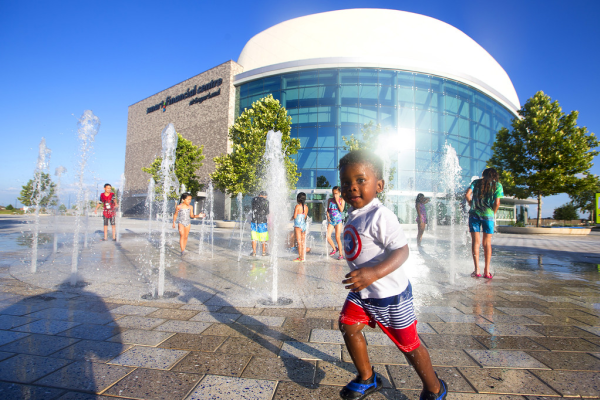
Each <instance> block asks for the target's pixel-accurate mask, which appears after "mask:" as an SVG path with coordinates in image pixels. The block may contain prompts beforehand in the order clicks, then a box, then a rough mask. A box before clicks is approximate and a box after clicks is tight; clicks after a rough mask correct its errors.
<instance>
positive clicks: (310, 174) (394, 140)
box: [237, 68, 514, 219]
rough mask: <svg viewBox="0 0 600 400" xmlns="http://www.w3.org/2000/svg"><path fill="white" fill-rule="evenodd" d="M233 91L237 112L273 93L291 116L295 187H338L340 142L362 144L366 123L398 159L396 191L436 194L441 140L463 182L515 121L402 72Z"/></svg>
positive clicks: (313, 77)
mask: <svg viewBox="0 0 600 400" xmlns="http://www.w3.org/2000/svg"><path fill="white" fill-rule="evenodd" d="M237 90H238V91H239V99H240V101H239V104H240V107H239V110H238V113H241V112H243V110H244V109H245V108H249V107H251V105H252V103H253V102H254V101H256V100H258V99H260V98H262V97H264V96H266V95H268V94H272V95H273V97H274V98H275V99H278V100H279V101H280V102H281V103H282V104H283V106H284V107H285V108H286V109H287V111H288V114H289V115H290V116H291V117H292V133H291V134H292V137H295V138H299V139H300V144H301V149H300V151H299V152H298V154H297V155H296V156H295V161H296V163H297V164H298V170H299V172H301V173H302V177H301V178H300V179H299V181H298V185H297V187H298V189H315V188H329V187H332V186H335V185H338V184H339V183H338V174H337V169H336V167H337V164H338V161H339V159H340V158H341V157H342V156H343V155H344V154H345V153H346V151H344V149H343V147H344V141H343V137H349V136H351V135H352V134H354V136H355V137H357V138H359V139H360V138H361V128H362V127H363V125H364V124H368V123H369V122H373V123H374V124H380V125H381V128H382V132H384V134H385V135H386V147H387V148H386V150H388V151H390V150H391V151H393V152H394V153H395V154H397V157H396V156H394V157H392V160H391V165H390V167H395V168H396V171H397V172H396V176H395V178H394V181H393V182H390V183H391V184H393V186H394V189H395V190H399V191H403V192H432V191H435V187H436V179H437V167H438V165H439V162H440V158H441V155H442V152H443V147H444V144H445V143H446V142H447V143H449V144H451V145H452V146H453V147H454V148H455V149H456V152H457V154H458V157H459V162H460V166H461V167H462V171H461V176H462V179H463V181H464V183H465V185H466V184H468V183H469V182H470V179H471V177H473V176H476V175H481V172H482V171H483V169H484V168H485V163H486V161H487V160H488V159H489V158H490V157H491V155H492V152H491V146H492V144H493V143H494V139H495V135H496V132H498V130H500V129H501V128H502V127H505V126H509V125H510V122H511V120H512V118H513V117H514V114H513V113H511V112H510V111H509V110H508V109H506V108H505V107H504V106H502V105H501V104H499V103H498V102H496V101H495V100H493V99H492V98H490V97H488V96H487V95H485V94H484V93H482V92H480V91H478V90H476V89H474V88H472V87H469V86H467V85H464V84H462V83H459V82H456V81H453V80H449V79H445V78H442V77H438V76H431V75H425V74H419V73H413V72H407V71H396V70H385V69H367V68H365V69H350V68H344V69H319V70H310V71H302V72H295V73H288V74H282V75H275V76H270V77H267V78H262V79H257V80H255V81H251V82H248V83H245V84H242V85H240V86H239V87H238V88H237ZM413 201H414V199H413ZM397 211H399V210H398V209H397ZM400 213H401V214H402V212H400ZM406 218H407V219H408V218H410V216H409V215H407V216H406Z"/></svg>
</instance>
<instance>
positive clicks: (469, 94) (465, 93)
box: [458, 84, 473, 102]
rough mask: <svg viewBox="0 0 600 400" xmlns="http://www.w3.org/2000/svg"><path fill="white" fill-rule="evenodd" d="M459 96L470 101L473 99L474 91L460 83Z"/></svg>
mask: <svg viewBox="0 0 600 400" xmlns="http://www.w3.org/2000/svg"><path fill="white" fill-rule="evenodd" d="M458 97H460V98H461V99H462V100H466V101H468V102H472V101H473V91H472V90H471V89H469V88H468V87H467V86H465V85H461V84H458Z"/></svg>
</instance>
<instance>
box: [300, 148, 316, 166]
mask: <svg viewBox="0 0 600 400" xmlns="http://www.w3.org/2000/svg"><path fill="white" fill-rule="evenodd" d="M316 167H317V149H300V150H298V169H311V168H313V169H314V168H316Z"/></svg>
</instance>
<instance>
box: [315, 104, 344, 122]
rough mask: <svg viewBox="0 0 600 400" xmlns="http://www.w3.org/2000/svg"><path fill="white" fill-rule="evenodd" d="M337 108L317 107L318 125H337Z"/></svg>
mask: <svg viewBox="0 0 600 400" xmlns="http://www.w3.org/2000/svg"><path fill="white" fill-rule="evenodd" d="M338 110H339V107H319V116H318V122H319V124H332V125H333V124H337V119H338Z"/></svg>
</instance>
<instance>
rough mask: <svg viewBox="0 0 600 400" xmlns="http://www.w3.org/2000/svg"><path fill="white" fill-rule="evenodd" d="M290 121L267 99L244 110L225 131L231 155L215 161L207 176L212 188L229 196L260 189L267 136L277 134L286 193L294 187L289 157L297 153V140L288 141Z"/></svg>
mask: <svg viewBox="0 0 600 400" xmlns="http://www.w3.org/2000/svg"><path fill="white" fill-rule="evenodd" d="M291 124H292V118H291V117H289V116H288V115H287V110H286V109H285V108H284V107H283V106H281V104H280V103H279V100H275V99H274V98H273V96H272V95H268V96H267V97H264V98H262V99H260V100H257V101H255V102H254V103H253V104H252V107H251V108H249V109H245V110H244V112H243V113H242V114H241V115H240V116H239V117H237V118H236V120H235V122H234V124H233V125H232V126H231V127H230V128H229V140H230V141H231V145H232V149H233V151H232V152H231V153H229V154H224V155H221V156H218V157H215V159H214V160H215V164H216V169H215V172H213V173H212V174H211V179H212V180H213V183H214V186H215V187H216V188H217V189H219V190H221V191H223V192H226V193H229V194H231V195H237V194H238V193H242V194H252V193H256V192H258V191H260V190H261V189H263V187H262V182H263V178H264V177H265V174H266V168H265V167H266V165H265V163H264V162H263V156H264V154H265V146H266V140H267V133H268V132H269V131H270V130H273V131H279V132H281V149H282V152H283V154H284V161H285V167H286V172H287V182H288V186H289V188H290V189H293V188H295V187H296V182H298V177H299V176H300V174H299V173H298V172H297V168H296V164H295V163H294V161H293V160H292V159H291V157H290V156H291V155H293V154H296V153H297V152H298V149H300V140H299V139H292V138H291V137H290V131H291Z"/></svg>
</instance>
